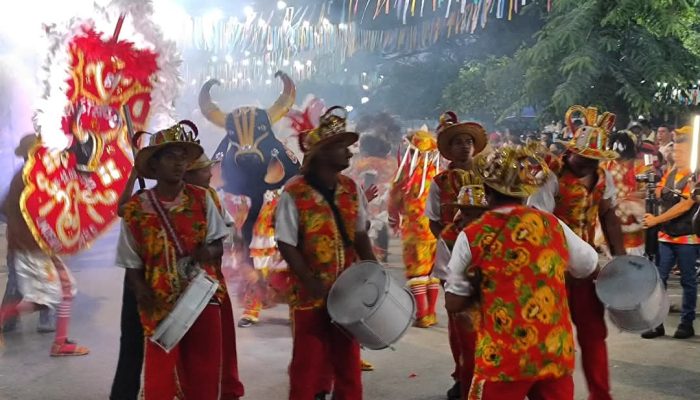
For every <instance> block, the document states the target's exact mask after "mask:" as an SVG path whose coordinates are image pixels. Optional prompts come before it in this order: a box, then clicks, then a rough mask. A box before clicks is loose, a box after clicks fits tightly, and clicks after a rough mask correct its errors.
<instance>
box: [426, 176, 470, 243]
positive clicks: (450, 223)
mask: <svg viewBox="0 0 700 400" xmlns="http://www.w3.org/2000/svg"><path fill="white" fill-rule="evenodd" d="M434 183H435V184H436V185H438V187H439V188H440V223H442V224H443V226H444V228H443V229H442V233H441V234H440V237H441V238H442V240H444V241H445V244H447V246H448V247H449V248H450V249H452V247H454V244H455V241H456V240H457V236H458V235H459V229H458V228H457V225H455V223H454V219H455V216H456V215H457V211H459V208H457V207H448V206H446V205H447V204H452V203H456V202H457V197H458V196H459V191H460V189H461V188H462V186H465V185H476V184H480V183H481V179H480V178H479V177H478V176H477V175H476V174H475V173H474V172H472V171H466V170H463V169H457V168H450V169H447V170H445V171H442V172H440V173H439V174H437V175H435V178H434Z"/></svg>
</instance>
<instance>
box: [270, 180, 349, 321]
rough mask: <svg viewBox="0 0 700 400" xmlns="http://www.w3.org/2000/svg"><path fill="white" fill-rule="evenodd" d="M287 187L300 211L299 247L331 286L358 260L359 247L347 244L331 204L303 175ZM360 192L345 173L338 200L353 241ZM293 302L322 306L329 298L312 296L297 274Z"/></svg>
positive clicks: (314, 270)
mask: <svg viewBox="0 0 700 400" xmlns="http://www.w3.org/2000/svg"><path fill="white" fill-rule="evenodd" d="M284 190H285V192H287V193H289V195H290V196H291V197H292V199H294V204H295V205H296V208H297V211H298V212H299V239H300V240H299V247H300V250H301V252H302V254H303V256H304V260H305V261H306V262H307V266H308V267H309V268H310V269H311V273H312V274H313V276H314V277H315V278H317V279H320V280H321V281H322V282H323V285H324V286H325V288H326V289H327V290H330V288H331V286H333V283H335V281H336V279H338V276H339V275H340V273H341V272H343V270H345V269H346V268H348V267H349V266H350V265H351V264H352V263H353V262H354V261H355V260H356V258H357V256H356V254H355V250H354V248H353V247H352V246H349V247H345V246H344V244H343V240H342V237H341V235H340V231H339V230H338V226H337V225H336V223H335V218H334V216H333V211H332V210H331V207H330V206H329V205H328V203H327V202H326V201H325V200H324V198H323V196H322V195H321V194H320V193H318V191H316V190H315V189H314V188H312V187H311V186H310V185H309V183H308V182H307V181H306V179H304V177H303V176H301V175H299V176H296V177H294V178H292V179H291V180H290V181H289V182H287V184H286V185H285V187H284ZM358 196H359V194H358V191H357V185H356V184H355V182H354V181H353V180H352V179H350V178H348V177H347V176H345V175H339V176H338V186H337V188H336V190H335V203H336V205H337V207H338V209H339V210H340V214H341V218H342V219H343V222H344V225H345V230H346V231H347V234H348V237H349V239H350V240H351V241H354V240H355V222H356V220H357V216H358V210H359V197H358ZM290 306H292V307H294V308H297V309H299V308H319V307H324V306H325V299H320V300H319V299H313V298H311V297H310V296H309V294H308V293H307V291H306V289H305V288H304V287H303V285H302V284H301V282H299V281H298V279H297V278H296V277H293V282H292V287H291V296H290Z"/></svg>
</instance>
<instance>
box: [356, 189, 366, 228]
mask: <svg viewBox="0 0 700 400" xmlns="http://www.w3.org/2000/svg"><path fill="white" fill-rule="evenodd" d="M355 184H356V185H357V182H355ZM357 196H358V197H357V200H358V203H359V204H358V205H357V221H356V222H355V231H356V232H365V231H367V197H365V191H364V190H362V186H360V185H357Z"/></svg>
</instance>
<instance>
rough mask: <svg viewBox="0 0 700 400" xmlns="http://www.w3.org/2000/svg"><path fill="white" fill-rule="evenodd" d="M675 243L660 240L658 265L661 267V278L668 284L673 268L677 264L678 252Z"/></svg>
mask: <svg viewBox="0 0 700 400" xmlns="http://www.w3.org/2000/svg"><path fill="white" fill-rule="evenodd" d="M674 250H675V249H674V245H673V244H671V243H667V242H659V254H658V257H657V258H656V267H657V268H658V269H659V275H660V276H661V280H662V281H663V282H664V286H666V282H667V281H668V276H669V274H670V273H671V269H672V268H673V267H674V266H675V265H676V253H675V251H674Z"/></svg>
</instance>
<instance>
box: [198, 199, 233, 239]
mask: <svg viewBox="0 0 700 400" xmlns="http://www.w3.org/2000/svg"><path fill="white" fill-rule="evenodd" d="M228 234H229V229H228V227H227V226H226V222H225V221H224V219H223V218H222V216H221V211H220V210H219V209H218V208H217V207H216V204H214V200H213V199H212V198H211V195H210V194H209V193H207V237H206V238H205V239H204V241H205V242H206V243H207V244H209V243H212V242H214V241H217V240H219V239H224V238H226V237H227V236H228Z"/></svg>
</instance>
